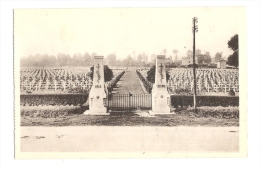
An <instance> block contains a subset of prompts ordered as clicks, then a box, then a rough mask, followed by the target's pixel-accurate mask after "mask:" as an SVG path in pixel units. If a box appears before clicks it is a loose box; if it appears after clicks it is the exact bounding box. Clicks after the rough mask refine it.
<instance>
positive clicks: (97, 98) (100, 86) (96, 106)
mask: <svg viewBox="0 0 260 171" xmlns="http://www.w3.org/2000/svg"><path fill="white" fill-rule="evenodd" d="M94 60H95V62H94V70H93V72H94V73H93V85H92V87H91V90H90V93H89V97H88V98H89V110H87V111H85V112H84V114H85V115H109V113H107V108H106V107H105V105H106V98H107V94H106V91H105V79H104V67H103V56H95V57H94Z"/></svg>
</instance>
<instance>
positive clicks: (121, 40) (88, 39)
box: [14, 7, 243, 59]
mask: <svg viewBox="0 0 260 171" xmlns="http://www.w3.org/2000/svg"><path fill="white" fill-rule="evenodd" d="M241 9H243V8H240V7H202V8H199V7H192V8H176V7H175V8H88V9H18V10H15V11H14V49H15V50H14V51H15V54H16V55H17V56H19V57H23V56H29V55H35V54H36V53H39V54H48V55H55V56H56V55H57V54H58V53H65V54H70V55H71V56H73V54H75V53H81V54H82V55H83V54H84V53H85V52H89V53H90V54H91V53H93V52H95V53H97V54H98V55H101V56H105V57H106V56H107V55H109V54H111V53H115V54H116V56H117V58H118V59H124V58H126V57H127V56H128V55H129V54H130V55H132V56H134V55H133V52H134V51H135V54H136V56H137V55H138V54H140V53H146V54H147V55H148V57H149V58H150V56H151V54H156V55H159V54H162V50H163V49H167V54H166V56H167V57H168V56H170V55H172V56H174V54H173V50H174V49H177V50H178V54H177V56H178V58H179V59H180V58H181V57H184V56H186V52H187V51H188V50H192V46H193V35H192V18H193V17H194V16H196V17H197V18H198V23H197V25H198V32H197V33H196V49H200V50H201V52H202V53H204V52H206V51H209V52H210V55H211V57H214V56H215V54H216V53H217V52H223V57H228V56H229V55H230V54H232V50H231V49H229V48H228V45H227V42H228V40H229V39H230V38H231V37H232V36H234V35H235V34H238V32H239V25H240V15H241Z"/></svg>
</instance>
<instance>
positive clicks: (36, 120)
mask: <svg viewBox="0 0 260 171" xmlns="http://www.w3.org/2000/svg"><path fill="white" fill-rule="evenodd" d="M222 116H223V115H205V113H203V112H198V113H196V114H194V113H193V112H192V111H191V110H189V109H183V110H177V111H175V114H174V115H156V117H140V116H138V115H136V114H133V113H127V114H111V115H109V116H91V115H82V114H68V113H67V114H64V115H59V116H58V117H49V118H44V117H34V116H31V115H22V116H21V126H216V127H222V126H239V118H238V117H222Z"/></svg>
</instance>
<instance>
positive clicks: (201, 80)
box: [168, 68, 239, 93]
mask: <svg viewBox="0 0 260 171" xmlns="http://www.w3.org/2000/svg"><path fill="white" fill-rule="evenodd" d="M168 72H169V74H170V79H169V80H168V87H170V89H171V90H172V91H174V90H175V89H179V88H183V89H190V90H191V91H193V87H194V86H193V83H194V79H193V71H192V69H176V68H174V69H171V70H169V71H168ZM196 85H197V91H198V92H199V93H200V92H202V91H207V92H224V93H226V92H228V91H229V90H230V89H233V90H234V91H235V92H239V75H238V70H236V69H196Z"/></svg>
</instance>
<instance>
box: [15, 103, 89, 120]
mask: <svg viewBox="0 0 260 171" xmlns="http://www.w3.org/2000/svg"><path fill="white" fill-rule="evenodd" d="M86 110H87V107H81V106H61V107H60V106H42V107H38V106H37V107H36V106H29V107H27V106H26V107H21V108H20V114H21V117H25V116H27V117H28V116H29V117H31V118H39V117H40V118H58V117H62V116H66V115H70V114H82V113H83V112H84V111H86Z"/></svg>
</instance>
